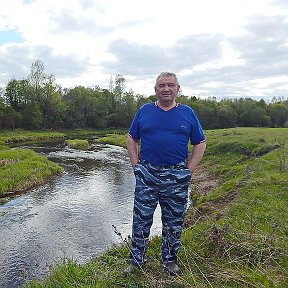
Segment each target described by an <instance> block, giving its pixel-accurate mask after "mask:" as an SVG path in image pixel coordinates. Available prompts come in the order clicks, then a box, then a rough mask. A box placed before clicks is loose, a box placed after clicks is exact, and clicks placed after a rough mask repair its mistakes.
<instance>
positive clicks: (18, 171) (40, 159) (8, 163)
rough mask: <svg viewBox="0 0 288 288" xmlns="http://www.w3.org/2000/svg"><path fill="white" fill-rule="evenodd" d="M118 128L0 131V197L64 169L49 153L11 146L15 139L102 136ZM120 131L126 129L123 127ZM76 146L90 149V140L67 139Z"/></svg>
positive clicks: (17, 140)
mask: <svg viewBox="0 0 288 288" xmlns="http://www.w3.org/2000/svg"><path fill="white" fill-rule="evenodd" d="M106 133H115V130H112V129H109V130H107V129H106V130H78V129H77V130H65V131H25V130H1V131H0V179H1V181H0V198H1V197H4V196H5V197H6V196H12V195H13V194H15V193H20V192H24V191H25V190H28V189H31V188H33V187H36V186H39V185H41V184H43V183H45V182H46V181H47V179H48V178H49V177H50V176H52V175H55V174H59V173H61V171H62V169H61V167H60V166H58V165H57V164H55V163H53V162H51V161H49V160H48V159H47V158H46V157H44V156H41V155H39V154H37V153H36V152H34V151H32V150H29V149H13V150H12V149H10V147H9V145H11V144H15V143H26V142H39V141H53V140H59V139H63V140H64V139H67V138H88V137H99V135H105V134H106ZM118 133H124V131H121V130H119V131H118ZM66 141H67V143H68V145H70V146H71V147H72V148H75V149H87V148H88V141H87V139H85V140H82V139H81V140H78V141H75V140H71V139H70V140H66Z"/></svg>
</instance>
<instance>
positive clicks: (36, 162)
mask: <svg viewBox="0 0 288 288" xmlns="http://www.w3.org/2000/svg"><path fill="white" fill-rule="evenodd" d="M61 171H62V168H61V167H60V166H58V165H56V164H55V163H53V162H51V161H49V160H48V159H47V158H46V157H45V156H42V155H39V154H37V153H36V152H34V151H32V150H30V149H21V150H20V149H18V150H17V149H16V150H12V149H9V150H5V149H2V150H0V179H1V181H0V195H1V194H5V193H7V192H15V191H24V190H27V189H29V188H32V187H34V186H38V185H40V184H43V183H44V182H45V181H46V180H47V178H48V177H49V176H51V175H53V174H58V173H60V172H61Z"/></svg>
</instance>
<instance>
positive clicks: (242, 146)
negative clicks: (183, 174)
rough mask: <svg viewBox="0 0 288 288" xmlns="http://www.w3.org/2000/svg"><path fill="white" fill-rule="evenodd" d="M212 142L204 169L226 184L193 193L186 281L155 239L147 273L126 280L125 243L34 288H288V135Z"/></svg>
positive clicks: (256, 134) (231, 134)
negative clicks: (169, 269)
mask: <svg viewBox="0 0 288 288" xmlns="http://www.w3.org/2000/svg"><path fill="white" fill-rule="evenodd" d="M206 136H207V152H206V154H205V156H204V159H203V163H202V166H203V167H204V168H205V169H206V170H208V171H209V172H210V173H211V174H213V175H216V176H217V177H218V178H219V179H221V181H219V183H221V184H220V186H219V187H217V188H215V189H212V190H207V191H205V193H204V194H203V193H200V192H197V190H196V191H194V190H192V191H191V196H192V198H193V199H194V203H193V205H192V206H190V208H189V209H188V211H187V219H190V220H189V221H188V224H189V223H190V224H189V225H188V226H187V228H186V229H185V230H184V231H183V234H182V238H181V242H182V246H181V250H180V253H179V264H180V266H181V267H182V271H183V273H182V275H180V276H177V277H169V276H167V275H166V274H165V273H164V270H163V269H162V268H161V266H160V262H159V257H160V245H161V238H160V237H154V238H153V239H151V241H150V243H149V247H148V251H147V254H148V259H149V261H148V263H147V264H146V265H145V266H144V267H143V270H139V271H136V272H135V273H132V274H131V275H130V276H128V277H124V276H123V274H122V270H123V268H124V267H125V265H128V256H129V245H127V243H128V242H129V240H126V239H124V240H123V245H122V246H120V247H113V248H111V249H109V250H108V251H106V252H105V253H104V254H103V255H101V256H99V257H97V258H95V259H93V260H92V261H90V262H89V263H87V264H85V265H78V264H77V263H76V262H74V261H69V260H65V262H63V263H60V264H59V265H58V266H57V267H55V268H54V269H53V271H52V272H51V275H50V276H48V277H47V278H46V279H45V280H43V281H42V282H40V281H37V280H33V281H31V282H29V283H28V284H27V287H197V288H201V287H203V288H204V287H283V288H284V287H288V282H287V279H288V275H287V271H288V257H287V255H288V241H287V240H288V239H287V238H288V237H287V236H288V235H287V234H288V233H287V231H288V224H287V219H288V212H287V211H288V210H287V207H288V205H287V204H288V198H287V197H288V196H287V191H288V181H287V179H288V167H287V163H286V155H288V154H287V153H288V148H287V144H286V143H287V136H288V129H286V128H283V129H269V128H233V129H223V130H211V131H206ZM121 137H122V138H121ZM113 139H114V140H113ZM120 139H121V140H120ZM125 140H126V136H125V135H123V136H118V137H114V136H110V140H109V141H110V142H109V143H110V144H112V143H114V144H119V143H120V144H121V145H124V146H125V144H123V143H125ZM100 141H101V139H100ZM104 141H105V142H107V138H105V139H104ZM113 141H114V142H113ZM259 151H261V152H259ZM207 181H209V179H207ZM192 187H194V186H192ZM197 194H198V195H197ZM111 229H112V227H111ZM120 236H121V233H120Z"/></svg>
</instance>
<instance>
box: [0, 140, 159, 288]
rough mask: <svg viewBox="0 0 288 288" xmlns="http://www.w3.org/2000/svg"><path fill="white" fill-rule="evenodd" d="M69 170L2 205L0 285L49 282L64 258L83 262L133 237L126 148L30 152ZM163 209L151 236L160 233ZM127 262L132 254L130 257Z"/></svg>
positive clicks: (131, 185)
mask: <svg viewBox="0 0 288 288" xmlns="http://www.w3.org/2000/svg"><path fill="white" fill-rule="evenodd" d="M28 148H33V149H34V150H36V151H37V152H39V153H43V154H45V155H47V156H48V158H49V159H50V160H52V161H55V162H57V163H59V164H60V165H61V166H62V167H63V168H64V173H63V174H62V175H61V176H58V177H56V178H54V179H53V180H52V181H51V182H50V183H48V184H47V185H45V186H44V187H41V188H40V189H35V190H33V191H31V192H28V193H26V194H24V195H22V196H19V197H17V198H15V199H13V200H11V201H9V202H7V203H6V204H4V205H2V206H0V235H1V244H0V286H1V287H9V288H10V287H19V286H20V285H21V284H22V283H24V282H25V281H26V280H27V279H31V278H32V277H37V278H41V277H44V276H45V275H46V274H47V273H48V271H49V269H50V267H51V265H54V264H55V263H56V262H59V261H60V260H61V259H63V257H64V256H65V257H69V258H73V259H75V260H77V262H78V263H84V262H86V261H88V260H89V259H91V258H92V257H94V256H96V255H98V254H99V253H101V252H103V251H104V250H105V249H106V248H107V247H109V246H111V245H112V243H115V242H119V241H120V239H119V238H118V236H117V235H116V234H115V233H114V230H113V228H112V225H115V226H116V227H117V229H118V230H119V231H120V232H121V233H122V235H123V237H127V236H128V235H129V234H130V232H131V219H132V206H133V189H134V181H135V180H134V175H133V172H132V169H131V167H130V165H129V159H128V153H127V151H126V149H123V148H120V147H115V146H111V145H98V146H95V147H94V148H93V151H77V150H73V149H67V148H65V147H64V145H63V143H59V144H57V145H55V144H54V145H51V143H50V144H49V145H39V146H37V145H36V146H35V145H34V146H33V147H28ZM160 226H161V224H160V216H159V210H157V213H156V215H155V224H154V226H153V228H152V234H156V233H159V230H160ZM127 257H128V255H127Z"/></svg>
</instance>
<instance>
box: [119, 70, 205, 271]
mask: <svg viewBox="0 0 288 288" xmlns="http://www.w3.org/2000/svg"><path fill="white" fill-rule="evenodd" d="M179 89H180V85H179V83H178V80H177V77H176V75H175V74H174V73H170V72H162V73H161V74H160V75H159V76H158V77H157V79H156V84H155V94H156V98H157V101H156V102H155V103H148V104H145V105H143V106H142V107H141V108H140V109H139V110H138V112H137V114H136V115H135V117H134V120H133V122H132V124H131V126H130V129H129V133H128V139H127V148H128V153H129V157H130V161H131V165H132V167H133V169H134V174H135V178H136V187H135V198H134V211H133V226H132V242H131V250H130V261H131V262H130V263H131V264H130V266H129V267H128V268H127V269H126V270H124V273H125V274H128V273H130V272H132V271H133V270H134V269H135V268H136V267H140V266H141V265H142V264H144V263H145V262H146V260H147V259H146V248H147V242H148V238H149V234H150V228H151V226H152V222H153V214H154V211H155V209H156V206H157V204H158V203H159V204H160V207H161V214H162V217H161V219H162V247H161V262H162V265H163V266H164V267H165V268H166V270H167V271H168V272H169V274H170V275H178V274H179V273H180V267H179V266H178V265H177V252H178V250H179V247H180V236H181V231H182V225H183V220H184V213H185V210H186V207H187V201H188V186H189V183H190V180H191V175H192V174H193V172H194V171H195V169H196V167H197V165H198V163H199V162H200V161H201V159H202V157H203V154H204V151H205V149H206V144H205V136H204V133H203V130H202V128H201V125H200V123H199V121H198V119H197V117H196V115H195V114H194V112H193V110H192V109H191V108H190V107H189V106H186V105H183V104H179V103H177V102H176V101H175V98H176V97H177V95H178V92H179ZM138 141H140V155H139V154H138ZM189 141H190V142H191V144H192V145H193V149H192V152H191V154H190V155H189V156H188V142H189Z"/></svg>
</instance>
